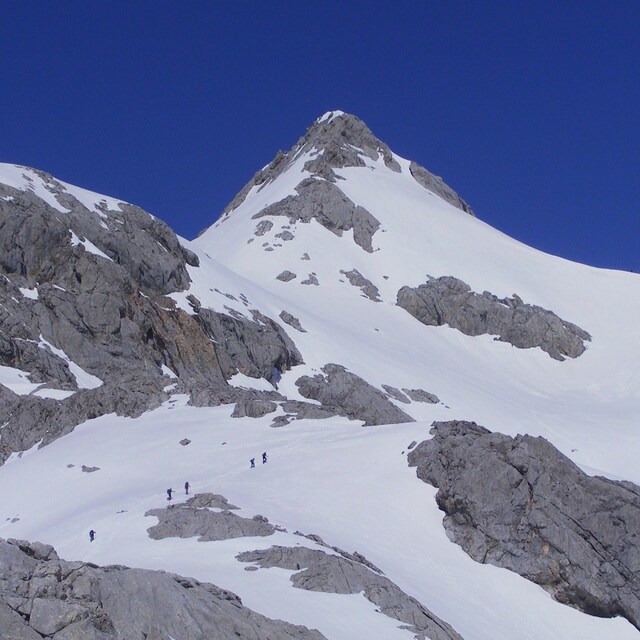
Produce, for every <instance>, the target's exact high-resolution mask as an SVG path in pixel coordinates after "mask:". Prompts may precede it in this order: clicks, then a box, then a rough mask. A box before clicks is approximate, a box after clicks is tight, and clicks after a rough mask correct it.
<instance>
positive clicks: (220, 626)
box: [0, 539, 324, 640]
mask: <svg viewBox="0 0 640 640" xmlns="http://www.w3.org/2000/svg"><path fill="white" fill-rule="evenodd" d="M0 633H1V635H2V639H3V640H41V639H42V638H43V637H47V638H51V640H123V639H124V638H128V639H134V638H148V639H149V640H160V639H163V640H164V639H165V638H168V637H174V638H181V639H183V640H202V638H216V639H220V640H231V639H233V640H256V639H257V638H269V639H271V640H322V638H323V637H324V636H322V635H321V634H320V633H319V632H318V631H315V630H309V629H307V628H306V627H302V626H296V625H292V624H289V623H287V622H282V621H280V620H270V619H269V618H266V617H264V616H262V615H260V614H257V613H254V612H253V611H251V610H250V609H247V608H246V607H245V606H243V604H242V601H241V600H240V598H238V597H237V596H236V595H235V594H233V593H231V592H229V591H225V590H223V589H220V588H218V587H216V586H214V585H212V584H206V583H200V582H197V581H196V580H193V579H191V578H183V577H180V576H177V575H174V574H170V573H164V572H162V571H146V570H143V569H128V568H127V567H115V566H114V567H97V566H96V565H92V564H87V563H84V562H67V561H64V560H60V559H59V558H58V557H57V555H56V554H55V552H53V553H52V554H49V556H48V557H42V555H41V554H40V552H39V551H38V549H37V548H34V545H31V544H29V543H26V542H23V541H21V542H19V543H18V542H17V541H4V540H1V539H0Z"/></svg>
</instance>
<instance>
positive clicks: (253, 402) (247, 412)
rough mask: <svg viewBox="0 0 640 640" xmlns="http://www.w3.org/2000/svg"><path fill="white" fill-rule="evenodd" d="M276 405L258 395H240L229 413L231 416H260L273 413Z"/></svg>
mask: <svg viewBox="0 0 640 640" xmlns="http://www.w3.org/2000/svg"><path fill="white" fill-rule="evenodd" d="M277 408H278V405H277V404H276V403H275V402H272V401H271V400H267V399H265V398H262V397H259V396H252V395H242V396H241V397H240V398H238V402H237V403H236V406H235V408H234V410H233V413H232V414H231V417H232V418H262V416H266V415H267V414H268V413H273V412H274V411H275V410H276V409H277Z"/></svg>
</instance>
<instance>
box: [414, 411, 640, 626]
mask: <svg viewBox="0 0 640 640" xmlns="http://www.w3.org/2000/svg"><path fill="white" fill-rule="evenodd" d="M431 433H432V434H433V439H431V440H427V441H425V442H422V443H420V444H419V445H418V446H417V447H416V448H415V449H414V450H413V451H411V453H409V456H408V459H409V464H410V465H411V466H415V467H417V474H418V477H419V478H421V479H422V480H424V481H425V482H428V483H429V484H431V485H433V486H435V487H438V493H437V495H436V500H437V502H438V506H439V507H440V509H442V510H443V511H444V512H445V518H444V526H445V529H446V531H447V535H448V536H449V538H450V539H451V540H453V541H454V542H456V543H457V544H459V545H460V546H461V547H462V548H463V549H464V550H465V551H466V552H467V553H468V554H469V555H470V556H471V557H472V558H473V559H474V560H477V561H478V562H486V563H490V564H494V565H497V566H499V567H505V568H507V569H510V570H511V571H515V572H516V573H519V574H520V575H522V576H524V577H525V578H527V579H529V580H532V581H533V582H535V583H537V584H539V585H541V586H542V587H544V588H545V589H546V590H547V591H549V592H550V593H551V594H552V595H553V597H554V598H555V599H556V600H558V601H560V602H562V603H565V604H569V605H571V606H573V607H576V608H578V609H580V610H581V611H585V612H586V613H589V614H592V615H596V616H604V617H613V616H624V617H625V618H627V619H628V620H629V621H630V622H631V623H632V624H634V625H635V626H636V627H638V628H640V578H639V577H638V576H639V573H638V572H639V570H640V535H639V534H638V531H639V530H640V487H637V486H636V485H634V484H632V483H630V482H614V481H612V480H608V479H606V478H601V477H591V476H588V475H586V474H585V473H584V472H582V471H581V470H580V469H579V468H578V467H577V466H576V465H575V464H574V463H573V462H571V460H569V459H568V458H566V457H565V456H564V455H562V454H561V453H560V452H559V451H558V450H557V449H555V448H554V447H553V446H552V445H551V444H550V443H549V442H548V441H547V440H545V439H544V438H539V437H538V438H534V437H531V436H527V435H524V436H516V437H515V438H511V437H509V436H505V435H502V434H499V433H491V432H489V431H488V430H487V429H485V428H483V427H480V426H478V425H477V424H475V423H473V422H456V421H453V422H434V423H433V428H432V430H431Z"/></svg>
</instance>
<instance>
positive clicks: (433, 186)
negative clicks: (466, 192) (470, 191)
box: [409, 162, 475, 217]
mask: <svg viewBox="0 0 640 640" xmlns="http://www.w3.org/2000/svg"><path fill="white" fill-rule="evenodd" d="M409 171H410V172H411V175H412V176H413V177H414V178H415V180H416V182H417V183H419V184H421V185H422V186H423V187H424V188H425V189H428V190H429V191H431V192H432V193H435V194H436V195H438V196H440V197H441V198H442V199H443V200H444V201H445V202H448V203H449V204H452V205H453V206H454V207H456V209H460V211H464V212H465V213H468V214H469V215H470V216H474V217H475V213H473V210H472V209H471V207H470V206H469V205H468V204H467V203H466V202H465V201H464V200H463V199H462V198H461V197H460V196H459V195H458V194H457V193H456V192H455V191H454V190H453V189H452V188H451V187H450V186H449V185H447V184H445V182H444V180H443V179H442V178H441V177H440V176H435V175H433V173H430V172H429V171H427V170H426V169H425V168H424V167H422V166H420V165H419V164H418V163H417V162H412V163H411V165H410V166H409Z"/></svg>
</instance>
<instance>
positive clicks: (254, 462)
mask: <svg viewBox="0 0 640 640" xmlns="http://www.w3.org/2000/svg"><path fill="white" fill-rule="evenodd" d="M249 462H250V463H251V467H250V468H251V469H253V468H254V467H255V466H256V459H255V458H251V460H249Z"/></svg>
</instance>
